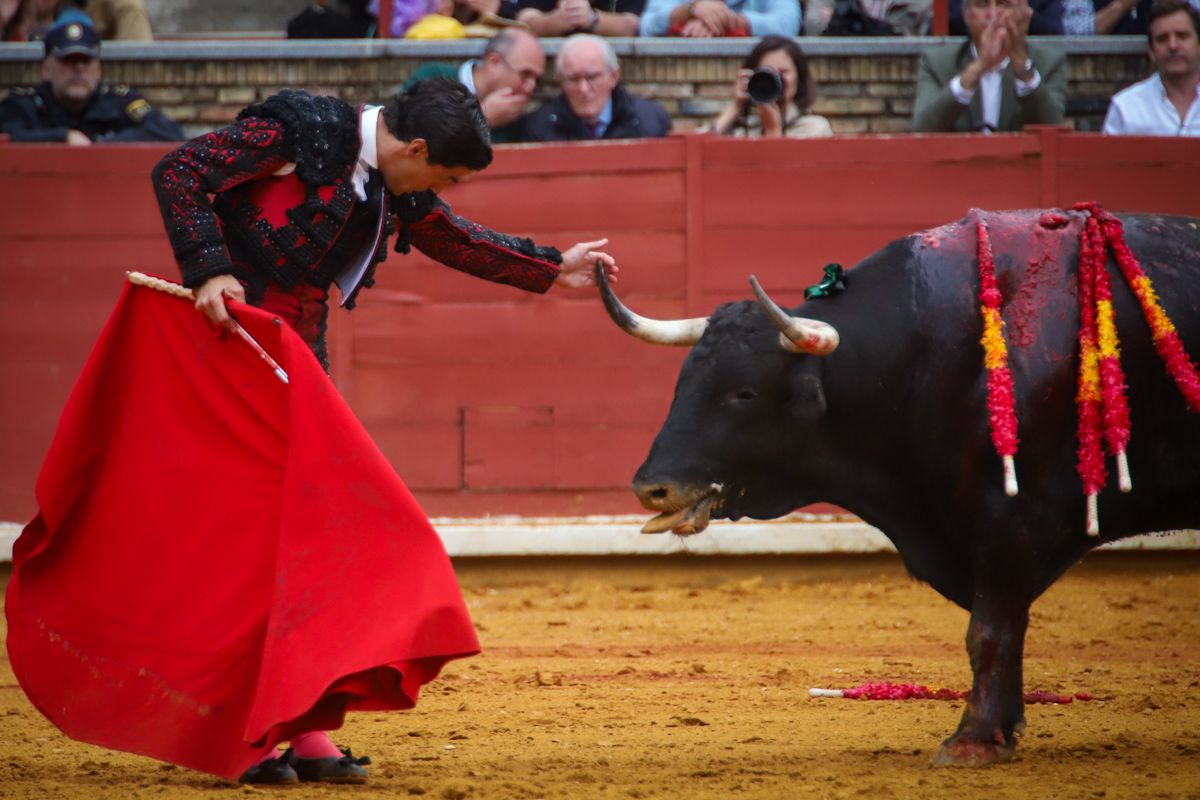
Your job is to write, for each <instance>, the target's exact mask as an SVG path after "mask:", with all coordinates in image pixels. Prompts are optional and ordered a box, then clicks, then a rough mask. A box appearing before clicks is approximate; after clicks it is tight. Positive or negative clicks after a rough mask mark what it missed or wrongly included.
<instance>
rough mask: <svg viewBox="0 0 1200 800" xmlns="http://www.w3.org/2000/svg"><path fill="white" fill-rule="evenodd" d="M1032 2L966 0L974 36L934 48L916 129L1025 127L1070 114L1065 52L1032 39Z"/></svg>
mask: <svg viewBox="0 0 1200 800" xmlns="http://www.w3.org/2000/svg"><path fill="white" fill-rule="evenodd" d="M1032 16H1033V9H1032V8H1030V6H1029V2H1028V0H964V5H963V21H964V22H965V23H966V26H967V32H968V34H969V35H970V38H969V39H968V40H967V41H966V42H963V43H961V44H958V43H954V42H951V43H950V44H945V45H940V46H937V47H931V48H929V49H927V50H925V52H923V53H922V54H921V63H920V66H919V67H918V68H917V98H916V103H915V108H914V109H913V130H916V131H981V132H984V133H988V132H991V131H1019V130H1021V129H1022V127H1023V126H1025V125H1030V124H1054V123H1060V122H1062V121H1063V119H1064V118H1065V111H1066V93H1067V70H1066V63H1067V59H1066V55H1064V53H1063V52H1062V50H1060V49H1058V48H1055V47H1049V46H1047V45H1037V44H1033V43H1031V42H1028V41H1026V35H1027V34H1028V32H1029V21H1030V19H1031V18H1032Z"/></svg>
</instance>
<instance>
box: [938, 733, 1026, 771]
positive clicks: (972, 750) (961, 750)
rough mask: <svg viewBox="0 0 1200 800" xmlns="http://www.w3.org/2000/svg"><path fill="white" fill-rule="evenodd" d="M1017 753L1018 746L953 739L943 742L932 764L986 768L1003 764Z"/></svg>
mask: <svg viewBox="0 0 1200 800" xmlns="http://www.w3.org/2000/svg"><path fill="white" fill-rule="evenodd" d="M1016 752H1017V748H1016V745H1009V744H996V743H994V742H979V741H971V740H967V739H956V738H954V737H951V738H949V739H947V740H946V741H944V742H942V746H941V747H940V748H938V751H937V753H936V754H935V755H934V757H933V761H931V762H930V766H933V767H986V766H988V765H989V764H1003V763H1004V762H1005V761H1008V760H1010V759H1011V758H1012V757H1013V756H1014V755H1015V754H1016Z"/></svg>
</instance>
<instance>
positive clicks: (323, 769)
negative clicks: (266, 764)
mask: <svg viewBox="0 0 1200 800" xmlns="http://www.w3.org/2000/svg"><path fill="white" fill-rule="evenodd" d="M339 749H340V750H341V751H342V755H341V756H340V757H335V756H329V757H328V758H300V757H299V756H297V755H296V752H295V751H294V750H292V748H290V747H289V748H288V749H287V752H285V753H284V754H283V755H282V756H281V758H282V759H284V760H286V761H287V763H288V764H290V765H291V767H292V769H293V770H294V771H295V774H296V775H297V776H298V777H299V778H300V780H302V781H309V782H318V783H366V782H367V771H366V770H365V769H363V767H365V766H366V765H367V764H370V763H371V757H370V756H359V757H358V758H355V757H354V754H353V753H351V752H350V749H349V748H346V747H343V748H339Z"/></svg>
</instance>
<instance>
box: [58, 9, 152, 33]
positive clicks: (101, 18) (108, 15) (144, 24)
mask: <svg viewBox="0 0 1200 800" xmlns="http://www.w3.org/2000/svg"><path fill="white" fill-rule="evenodd" d="M74 2H75V4H76V5H78V6H80V7H82V8H83V10H84V11H86V12H87V15H88V16H89V17H91V18H92V27H94V28H95V29H96V31H97V32H98V33H99V34H100V38H101V39H122V40H126V41H139V42H148V41H151V40H152V39H154V32H153V31H151V30H150V17H149V15H148V14H147V13H146V4H145V0H74Z"/></svg>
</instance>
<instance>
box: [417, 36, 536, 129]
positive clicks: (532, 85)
mask: <svg viewBox="0 0 1200 800" xmlns="http://www.w3.org/2000/svg"><path fill="white" fill-rule="evenodd" d="M545 71H546V51H545V50H543V49H542V43H541V42H540V41H538V38H537V36H535V35H534V34H532V33H530V32H529V31H527V30H524V29H522V28H504V29H503V30H501V31H500V32H499V33H497V34H496V35H495V36H493V37H492V38H491V39H490V40H489V41H488V43H487V46H486V47H484V49H483V55H482V56H481V57H480V58H473V59H471V60H470V61H465V62H463V63H462V64H449V63H445V62H440V61H431V62H429V63H427V64H422V65H421V66H420V67H418V68H417V71H416V72H414V73H413V76H412V77H411V78H409V79H408V80H407V81H406V82H405V84H404V88H405V89H407V88H408V87H410V86H412V85H413V84H414V83H416V82H417V81H420V80H425V79H426V78H448V79H450V80H456V81H458V82H459V83H461V84H462V85H463V86H466V87H467V90H468V91H470V92H471V94H473V95H475V96H476V97H478V98H479V104H480V106H482V107H483V116H484V117H485V118H486V119H487V123H488V127H489V128H491V129H492V143H493V144H508V143H510V142H514V141H517V140H518V136H519V134H520V130H519V128H520V126H519V121H520V118H521V115H522V114H524V113H525V107H526V106H528V105H529V101H530V98H532V97H533V93H534V91H535V90H536V89H537V84H538V81H539V80H541V79H542V73H544V72H545Z"/></svg>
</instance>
